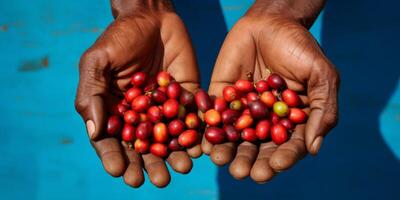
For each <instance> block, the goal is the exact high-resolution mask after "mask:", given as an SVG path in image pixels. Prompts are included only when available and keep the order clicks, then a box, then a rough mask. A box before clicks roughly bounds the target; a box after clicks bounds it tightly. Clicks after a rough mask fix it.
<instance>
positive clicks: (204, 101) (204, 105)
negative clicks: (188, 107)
mask: <svg viewBox="0 0 400 200" xmlns="http://www.w3.org/2000/svg"><path fill="white" fill-rule="evenodd" d="M194 98H195V101H196V104H197V107H198V108H199V110H200V111H201V112H203V113H205V112H206V111H207V110H210V109H211V108H212V107H213V104H212V101H211V98H210V96H209V95H208V94H207V92H205V91H204V90H202V89H200V90H199V91H198V92H196V94H195V96H194Z"/></svg>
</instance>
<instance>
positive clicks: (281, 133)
mask: <svg viewBox="0 0 400 200" xmlns="http://www.w3.org/2000/svg"><path fill="white" fill-rule="evenodd" d="M271 139H272V141H273V142H274V143H275V144H277V145H280V144H283V143H284V142H286V140H287V139H288V135H287V131H286V128H285V127H284V126H283V125H282V124H274V125H272V127H271Z"/></svg>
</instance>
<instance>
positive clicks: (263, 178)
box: [250, 142, 276, 183]
mask: <svg viewBox="0 0 400 200" xmlns="http://www.w3.org/2000/svg"><path fill="white" fill-rule="evenodd" d="M275 150H276V144H274V143H273V142H267V143H263V144H261V145H260V150H259V152H258V156H257V160H256V161H255V163H254V165H253V167H252V168H251V171H250V177H251V178H252V179H253V180H254V181H255V182H257V183H265V182H267V181H269V180H270V179H271V178H272V177H273V176H274V174H275V172H274V170H273V169H272V168H271V166H270V165H269V160H270V157H271V155H272V153H273V152H274V151H275Z"/></svg>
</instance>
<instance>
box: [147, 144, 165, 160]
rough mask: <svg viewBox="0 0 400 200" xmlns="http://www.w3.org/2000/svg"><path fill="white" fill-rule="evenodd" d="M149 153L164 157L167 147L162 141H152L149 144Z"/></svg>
mask: <svg viewBox="0 0 400 200" xmlns="http://www.w3.org/2000/svg"><path fill="white" fill-rule="evenodd" d="M150 153H151V154H153V155H155V156H158V157H160V158H164V157H166V156H167V155H168V147H167V145H165V144H162V143H153V144H151V145H150Z"/></svg>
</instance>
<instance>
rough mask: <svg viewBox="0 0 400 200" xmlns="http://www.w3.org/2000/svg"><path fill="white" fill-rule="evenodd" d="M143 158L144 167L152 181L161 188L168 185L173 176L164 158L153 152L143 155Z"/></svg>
mask: <svg viewBox="0 0 400 200" xmlns="http://www.w3.org/2000/svg"><path fill="white" fill-rule="evenodd" d="M142 158H143V161H144V168H145V169H146V171H147V174H148V175H149V178H150V181H151V183H153V184H154V185H155V186H157V187H159V188H163V187H165V186H167V185H168V183H169V182H170V180H171V176H170V174H169V172H168V169H167V166H166V165H165V163H164V160H163V159H162V158H159V157H157V156H155V155H153V154H151V153H148V154H145V155H142Z"/></svg>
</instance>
